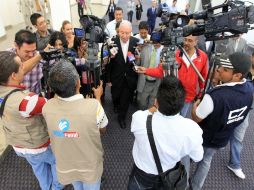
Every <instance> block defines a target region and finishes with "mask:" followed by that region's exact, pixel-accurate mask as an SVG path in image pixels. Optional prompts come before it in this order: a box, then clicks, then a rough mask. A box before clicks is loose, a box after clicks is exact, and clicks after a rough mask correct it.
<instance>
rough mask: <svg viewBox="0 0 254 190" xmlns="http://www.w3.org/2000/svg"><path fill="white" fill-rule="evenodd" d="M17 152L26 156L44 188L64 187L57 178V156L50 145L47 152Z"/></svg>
mask: <svg viewBox="0 0 254 190" xmlns="http://www.w3.org/2000/svg"><path fill="white" fill-rule="evenodd" d="M16 154H17V155H18V156H20V157H23V158H25V159H26V160H27V161H28V163H29V164H30V165H31V166H32V169H33V172H34V175H35V176H36V178H37V179H38V181H39V184H40V188H41V189H42V190H51V189H53V190H60V189H63V188H64V186H63V185H61V184H60V183H59V182H58V180H57V176H56V162H55V156H54V155H53V153H52V150H51V147H50V146H48V148H47V150H46V151H45V152H42V153H39V154H22V153H19V152H16Z"/></svg>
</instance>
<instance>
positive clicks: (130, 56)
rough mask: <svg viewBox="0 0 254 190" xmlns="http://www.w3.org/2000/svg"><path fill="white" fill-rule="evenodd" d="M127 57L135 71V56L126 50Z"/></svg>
mask: <svg viewBox="0 0 254 190" xmlns="http://www.w3.org/2000/svg"><path fill="white" fill-rule="evenodd" d="M127 58H128V61H129V62H130V63H131V64H132V65H133V67H134V70H135V71H137V65H136V63H135V56H134V55H133V53H131V52H130V51H128V53H127Z"/></svg>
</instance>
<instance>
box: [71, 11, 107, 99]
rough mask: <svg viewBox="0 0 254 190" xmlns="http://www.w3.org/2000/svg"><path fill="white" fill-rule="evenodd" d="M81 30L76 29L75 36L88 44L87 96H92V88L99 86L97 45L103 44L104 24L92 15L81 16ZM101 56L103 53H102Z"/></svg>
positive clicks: (99, 69)
mask: <svg viewBox="0 0 254 190" xmlns="http://www.w3.org/2000/svg"><path fill="white" fill-rule="evenodd" d="M79 22H80V24H81V25H82V29H76V32H75V35H76V36H77V37H80V38H82V40H85V41H87V42H88V47H87V59H86V69H85V70H84V71H83V72H86V76H87V86H88V94H89V95H92V87H93V86H94V87H97V86H98V85H99V84H100V75H101V65H100V61H99V58H98V53H99V43H104V41H105V38H106V34H105V32H104V29H105V27H106V22H105V20H103V19H99V18H98V17H96V16H93V15H83V16H82V17H81V18H80V20H79ZM102 54H103V53H102Z"/></svg>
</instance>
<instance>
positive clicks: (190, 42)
mask: <svg viewBox="0 0 254 190" xmlns="http://www.w3.org/2000/svg"><path fill="white" fill-rule="evenodd" d="M197 43H198V37H197V36H192V35H189V36H186V37H185V38H184V45H183V47H184V49H185V51H187V52H189V51H194V50H195V47H196V46H197Z"/></svg>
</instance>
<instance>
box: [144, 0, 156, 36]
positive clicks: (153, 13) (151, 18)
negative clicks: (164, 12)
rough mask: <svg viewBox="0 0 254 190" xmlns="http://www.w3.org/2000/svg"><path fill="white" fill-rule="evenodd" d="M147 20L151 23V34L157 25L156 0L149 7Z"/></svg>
mask: <svg viewBox="0 0 254 190" xmlns="http://www.w3.org/2000/svg"><path fill="white" fill-rule="evenodd" d="M146 15H147V22H148V25H149V34H151V33H152V32H153V30H154V27H155V22H156V17H157V8H156V1H155V0H153V1H152V7H150V8H149V9H147V14H146Z"/></svg>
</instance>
